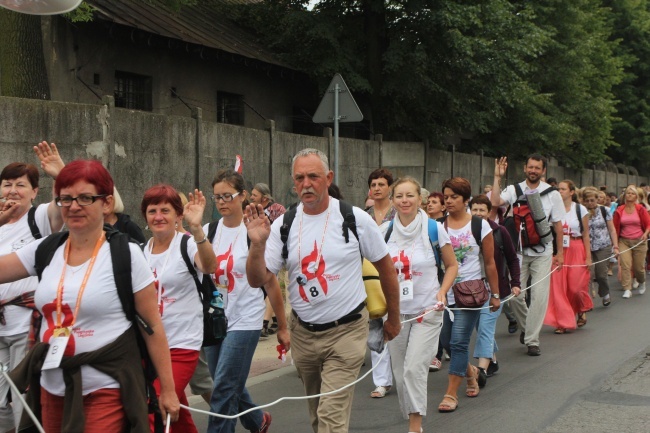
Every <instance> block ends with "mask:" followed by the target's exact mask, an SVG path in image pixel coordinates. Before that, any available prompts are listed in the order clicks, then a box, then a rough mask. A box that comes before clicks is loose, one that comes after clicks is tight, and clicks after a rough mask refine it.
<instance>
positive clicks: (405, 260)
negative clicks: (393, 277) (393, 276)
mask: <svg viewBox="0 0 650 433" xmlns="http://www.w3.org/2000/svg"><path fill="white" fill-rule="evenodd" d="M391 258H392V259H393V263H397V262H398V261H399V262H402V270H401V272H400V270H399V269H397V266H396V267H395V272H397V273H398V274H400V273H401V274H402V275H404V279H405V280H410V279H411V260H409V257H408V256H407V255H406V253H405V252H404V250H400V251H399V255H398V256H397V257H391Z"/></svg>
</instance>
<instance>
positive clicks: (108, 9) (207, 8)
mask: <svg viewBox="0 0 650 433" xmlns="http://www.w3.org/2000/svg"><path fill="white" fill-rule="evenodd" d="M258 1H259V0H211V1H205V0H199V1H197V3H196V4H195V5H192V6H183V7H181V9H180V11H174V10H172V9H170V8H169V7H167V6H165V4H164V2H162V1H160V0H147V1H145V0H87V3H88V4H90V5H91V6H92V7H94V8H95V9H96V17H97V18H98V19H102V20H107V21H111V22H114V23H116V24H121V25H125V26H129V27H134V28H137V29H139V30H142V31H145V32H149V33H153V34H155V35H159V36H163V37H167V38H172V39H178V40H181V41H183V42H187V43H191V44H197V45H201V46H205V47H209V48H215V49H218V50H222V51H225V52H228V53H233V54H238V55H240V56H243V57H247V58H250V59H256V60H259V61H262V62H265V63H270V64H274V65H279V66H284V67H288V65H286V64H285V63H283V62H281V61H280V60H279V59H277V58H275V57H274V56H273V54H271V53H270V52H269V51H268V50H266V49H265V48H263V47H262V46H261V45H260V44H258V43H257V42H256V41H255V38H254V37H253V36H252V35H251V34H250V33H247V32H246V31H244V30H242V29H241V28H240V27H239V26H237V25H236V24H235V23H234V22H232V21H230V20H229V19H227V18H226V17H224V16H223V15H221V14H219V13H218V12H216V11H215V9H214V7H213V6H211V4H212V5H214V3H231V4H232V3H235V4H243V5H245V4H252V3H257V2H258Z"/></svg>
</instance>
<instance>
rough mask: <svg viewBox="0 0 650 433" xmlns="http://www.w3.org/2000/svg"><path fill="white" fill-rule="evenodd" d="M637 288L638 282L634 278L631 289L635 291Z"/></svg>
mask: <svg viewBox="0 0 650 433" xmlns="http://www.w3.org/2000/svg"><path fill="white" fill-rule="evenodd" d="M637 287H639V282H638V281H637V280H636V278H635V279H634V282H633V283H632V288H633V289H636V288H637Z"/></svg>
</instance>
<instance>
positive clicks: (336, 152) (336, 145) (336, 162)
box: [334, 83, 341, 187]
mask: <svg viewBox="0 0 650 433" xmlns="http://www.w3.org/2000/svg"><path fill="white" fill-rule="evenodd" d="M340 91H341V88H340V87H339V83H336V85H335V86H334V183H336V185H338V186H339V187H340V186H341V185H340V183H339V92H340Z"/></svg>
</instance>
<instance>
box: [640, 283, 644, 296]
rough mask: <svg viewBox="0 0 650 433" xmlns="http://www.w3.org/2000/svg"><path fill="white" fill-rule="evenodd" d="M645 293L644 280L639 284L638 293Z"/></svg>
mask: <svg viewBox="0 0 650 433" xmlns="http://www.w3.org/2000/svg"><path fill="white" fill-rule="evenodd" d="M644 293H645V281H644V282H643V283H642V284H640V285H639V295H643V294H644Z"/></svg>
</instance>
